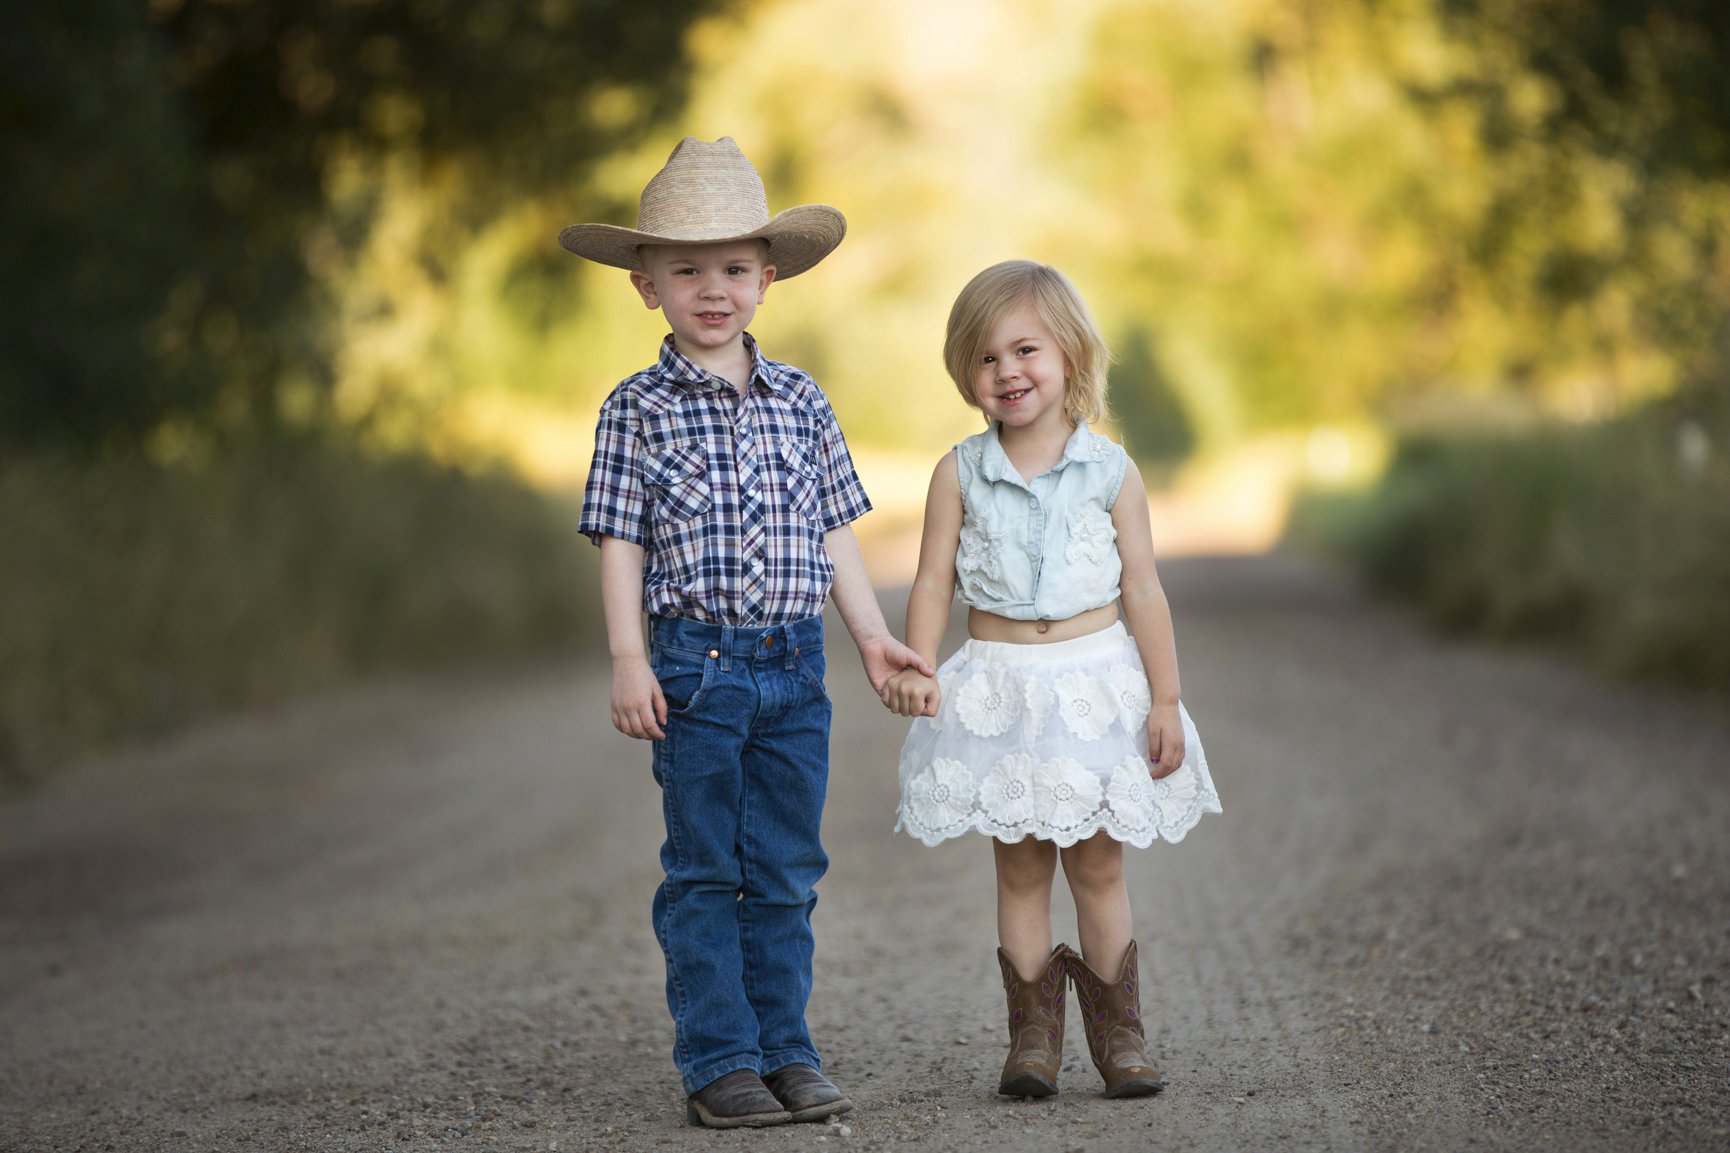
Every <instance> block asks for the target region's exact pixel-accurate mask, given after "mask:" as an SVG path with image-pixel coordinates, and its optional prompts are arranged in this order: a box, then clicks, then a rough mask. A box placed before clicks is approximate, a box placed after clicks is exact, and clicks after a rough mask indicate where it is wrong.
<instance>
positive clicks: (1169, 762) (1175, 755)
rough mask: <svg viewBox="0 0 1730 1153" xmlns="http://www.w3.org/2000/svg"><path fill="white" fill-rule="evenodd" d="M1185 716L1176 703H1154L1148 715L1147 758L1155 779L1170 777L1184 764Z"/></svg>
mask: <svg viewBox="0 0 1730 1153" xmlns="http://www.w3.org/2000/svg"><path fill="white" fill-rule="evenodd" d="M1183 754H1184V747H1183V718H1182V716H1180V715H1179V713H1178V711H1177V706H1176V705H1175V704H1170V705H1154V706H1153V711H1152V712H1151V713H1149V714H1148V715H1147V759H1148V760H1149V761H1151V762H1152V763H1153V768H1152V769H1151V770H1150V772H1151V775H1152V777H1153V779H1154V780H1156V781H1157V780H1159V779H1160V778H1161V777H1169V776H1171V774H1173V773H1175V772H1177V770H1178V767H1179V766H1181V765H1182V764H1183Z"/></svg>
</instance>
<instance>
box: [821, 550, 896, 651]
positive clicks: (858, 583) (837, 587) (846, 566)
mask: <svg viewBox="0 0 1730 1153" xmlns="http://www.w3.org/2000/svg"><path fill="white" fill-rule="evenodd" d="M823 547H824V548H825V549H827V550H828V552H829V563H830V564H832V565H833V566H834V568H835V583H834V584H833V585H831V586H830V589H829V596H830V597H831V599H833V600H834V602H835V610H836V611H837V612H839V613H840V614H841V623H842V624H843V625H845V626H846V628H847V634H848V635H849V636H851V637H852V638H853V643H854V644H855V645H857V646H858V647H859V648H861V649H863V648H864V647H865V646H866V645H868V644H871V643H873V642H875V641H880V640H882V639H883V638H884V637H887V636H888V635H889V626H888V624H887V623H885V622H884V620H883V608H882V606H881V605H879V604H878V603H877V593H876V591H875V590H874V589H872V587H871V578H870V576H869V575H867V574H866V572H865V558H864V556H862V555H861V554H860V552H859V541H858V538H856V537H855V536H854V535H853V528H852V526H851V525H842V526H841V527H840V528H836V529H830V530H829V532H828V533H827V534H825V535H824V537H823Z"/></svg>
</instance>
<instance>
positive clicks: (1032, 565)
mask: <svg viewBox="0 0 1730 1153" xmlns="http://www.w3.org/2000/svg"><path fill="white" fill-rule="evenodd" d="M1128 463H1129V457H1128V456H1127V455H1126V454H1125V453H1124V451H1123V449H1122V448H1121V447H1120V446H1119V445H1117V444H1116V443H1114V442H1113V441H1111V440H1109V439H1107V438H1106V437H1103V436H1099V435H1098V434H1096V433H1093V432H1090V431H1089V430H1088V427H1087V425H1086V424H1085V423H1083V424H1080V425H1078V426H1077V427H1076V429H1075V432H1074V433H1073V434H1071V436H1070V438H1069V443H1068V444H1067V445H1066V446H1065V447H1064V450H1063V457H1062V459H1060V460H1059V461H1058V462H1057V463H1056V464H1055V465H1053V466H1052V467H1051V468H1050V469H1048V470H1047V471H1045V472H1042V473H1040V474H1039V475H1038V476H1036V477H1033V478H1032V479H1031V480H1023V479H1022V477H1021V474H1020V473H1018V472H1017V471H1016V469H1015V466H1014V465H1013V464H1011V463H1010V462H1009V457H1008V456H1007V455H1005V454H1004V451H1003V445H1002V443H1001V442H1000V441H999V440H998V438H997V425H996V423H995V422H994V423H993V424H992V425H991V427H990V428H988V429H986V430H985V431H984V432H982V433H979V434H978V435H976V436H970V437H968V438H967V439H966V440H964V441H962V442H961V443H960V444H958V445H956V446H955V465H956V471H957V473H958V476H959V479H960V482H961V510H962V516H961V543H960V546H959V547H958V548H957V549H956V551H955V580H956V591H957V593H958V595H959V596H960V597H961V600H962V601H963V602H964V603H966V604H968V605H971V606H972V607H974V608H977V609H983V610H985V611H986V612H990V613H996V614H997V615H998V616H1001V617H1008V618H1009V619H1011V620H1018V621H1028V620H1063V619H1065V618H1068V617H1072V616H1075V615H1076V614H1077V613H1083V612H1086V611H1087V610H1089V609H1096V608H1099V607H1100V606H1101V605H1108V604H1111V603H1112V602H1113V601H1115V600H1117V596H1118V582H1119V580H1120V579H1121V578H1122V576H1123V562H1122V561H1121V560H1120V559H1119V558H1118V555H1117V529H1116V527H1115V526H1113V525H1112V523H1111V506H1112V504H1113V503H1115V502H1116V500H1117V492H1118V489H1120V488H1121V487H1122V486H1123V474H1124V470H1125V468H1126V467H1127V465H1128Z"/></svg>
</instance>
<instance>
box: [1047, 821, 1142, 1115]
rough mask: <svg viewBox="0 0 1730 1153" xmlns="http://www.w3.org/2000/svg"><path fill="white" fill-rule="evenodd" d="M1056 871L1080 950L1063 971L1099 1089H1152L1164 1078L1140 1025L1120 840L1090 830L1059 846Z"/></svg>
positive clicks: (1124, 1092) (1117, 1093) (1136, 1093)
mask: <svg viewBox="0 0 1730 1153" xmlns="http://www.w3.org/2000/svg"><path fill="white" fill-rule="evenodd" d="M1063 875H1064V876H1065V877H1067V878H1068V879H1069V891H1070V892H1071V893H1073V894H1074V895H1075V920H1076V928H1077V929H1078V930H1079V931H1080V934H1081V949H1082V956H1081V957H1076V956H1075V955H1074V954H1070V956H1069V975H1070V978H1071V980H1073V981H1074V983H1075V993H1076V997H1077V999H1078V1000H1079V1001H1080V1002H1081V1013H1082V1021H1083V1023H1084V1025H1085V1027H1086V1030H1087V1052H1088V1054H1089V1055H1090V1056H1091V1057H1092V1058H1093V1064H1094V1067H1095V1068H1097V1069H1098V1070H1099V1072H1100V1075H1101V1076H1102V1077H1104V1078H1105V1095H1106V1096H1107V1097H1145V1096H1147V1095H1148V1094H1150V1093H1157V1092H1159V1091H1160V1089H1161V1088H1163V1087H1164V1085H1165V1079H1164V1078H1163V1077H1161V1076H1160V1072H1159V1070H1158V1069H1157V1068H1155V1067H1154V1064H1153V1062H1152V1060H1150V1059H1149V1057H1148V1055H1147V1038H1146V1034H1145V1033H1144V1031H1143V1029H1142V1024H1141V973H1140V965H1139V964H1138V962H1137V959H1136V949H1135V941H1134V940H1133V939H1132V935H1131V925H1130V913H1129V889H1128V887H1127V886H1125V885H1124V883H1123V846H1122V845H1121V844H1119V843H1118V842H1117V841H1114V840H1112V839H1111V838H1110V837H1108V836H1106V835H1105V834H1104V833H1096V834H1094V835H1093V836H1091V837H1089V838H1088V839H1087V840H1085V841H1081V842H1079V843H1078V844H1076V845H1074V846H1072V847H1070V848H1067V849H1065V850H1063Z"/></svg>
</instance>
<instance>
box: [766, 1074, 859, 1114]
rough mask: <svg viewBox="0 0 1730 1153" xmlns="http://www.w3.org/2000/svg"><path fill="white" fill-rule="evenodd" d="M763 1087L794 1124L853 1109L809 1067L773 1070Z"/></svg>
mask: <svg viewBox="0 0 1730 1153" xmlns="http://www.w3.org/2000/svg"><path fill="white" fill-rule="evenodd" d="M763 1084H764V1085H765V1086H766V1087H767V1088H768V1090H769V1092H770V1093H772V1094H774V1096H775V1099H776V1100H777V1101H779V1102H780V1103H781V1107H782V1108H784V1109H786V1110H787V1112H788V1113H789V1114H791V1119H792V1120H794V1121H823V1120H826V1119H827V1118H830V1117H833V1116H835V1115H836V1114H838V1113H845V1112H847V1110H849V1109H851V1108H853V1102H851V1101H849V1100H847V1095H846V1094H845V1093H843V1092H841V1090H839V1089H837V1088H836V1087H835V1085H834V1083H833V1082H831V1081H830V1080H829V1079H828V1078H827V1077H825V1076H823V1074H821V1073H819V1072H817V1070H815V1069H813V1068H811V1066H809V1065H788V1066H786V1067H784V1068H781V1069H777V1070H775V1071H774V1072H773V1073H770V1074H768V1075H767V1076H765V1077H764V1078H763Z"/></svg>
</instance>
